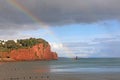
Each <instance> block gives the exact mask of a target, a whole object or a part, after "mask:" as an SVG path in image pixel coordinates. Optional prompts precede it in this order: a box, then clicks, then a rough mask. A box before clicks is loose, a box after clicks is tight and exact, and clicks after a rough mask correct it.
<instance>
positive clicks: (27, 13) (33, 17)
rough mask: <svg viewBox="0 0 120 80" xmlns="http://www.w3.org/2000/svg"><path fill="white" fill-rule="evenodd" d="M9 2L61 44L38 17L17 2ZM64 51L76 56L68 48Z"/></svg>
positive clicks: (14, 0) (11, 0)
mask: <svg viewBox="0 0 120 80" xmlns="http://www.w3.org/2000/svg"><path fill="white" fill-rule="evenodd" d="M7 2H8V3H9V4H10V5H12V6H13V7H15V8H16V9H18V10H19V11H21V12H22V13H23V14H25V15H26V16H28V17H29V18H30V19H31V20H32V21H33V22H36V23H38V24H39V25H40V27H41V28H43V29H45V30H46V31H47V33H49V34H51V36H52V37H53V38H54V39H55V41H57V42H59V43H61V42H60V40H59V39H58V38H57V37H56V36H55V34H54V32H53V31H52V30H51V29H50V28H49V25H47V24H46V23H44V22H43V21H42V20H40V19H39V18H38V17H37V16H35V15H34V14H33V13H32V12H31V11H30V10H29V9H28V8H26V7H25V6H24V5H22V4H20V3H19V2H18V1H17V0H7ZM63 50H64V51H67V53H68V54H67V55H68V56H74V54H72V51H71V50H70V49H69V48H68V47H65V46H64V49H63ZM69 53H70V54H69Z"/></svg>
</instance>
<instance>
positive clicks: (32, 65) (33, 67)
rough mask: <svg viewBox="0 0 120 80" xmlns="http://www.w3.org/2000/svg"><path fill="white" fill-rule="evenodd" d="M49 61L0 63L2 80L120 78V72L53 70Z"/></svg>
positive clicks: (100, 79)
mask: <svg viewBox="0 0 120 80" xmlns="http://www.w3.org/2000/svg"><path fill="white" fill-rule="evenodd" d="M46 63H47V64H46ZM48 63H49V62H43V63H40V62H12V63H5V64H4V63H3V64H1V65H0V80H120V72H113V73H110V72H106V73H103V72H94V73H92V72H89V73H87V72H85V73H83V72H64V71H63V72H57V71H56V72H55V71H54V72H52V71H51V67H50V65H48Z"/></svg>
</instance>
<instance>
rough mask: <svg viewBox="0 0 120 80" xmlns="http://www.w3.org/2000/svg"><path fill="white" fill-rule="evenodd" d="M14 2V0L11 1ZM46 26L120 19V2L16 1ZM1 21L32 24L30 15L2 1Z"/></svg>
mask: <svg viewBox="0 0 120 80" xmlns="http://www.w3.org/2000/svg"><path fill="white" fill-rule="evenodd" d="M11 1H12V0H11ZM16 1H18V3H19V4H22V5H23V6H24V7H26V8H27V9H28V10H29V11H30V12H31V13H33V14H34V15H35V16H36V17H37V18H38V19H40V20H41V21H43V22H45V23H46V24H51V25H58V24H69V23H91V22H97V21H102V20H110V19H116V20H119V19H120V17H119V16H120V11H119V8H120V5H119V3H120V1H119V0H100V1H98V0H97V1H96V0H89V1H86V0H16ZM0 5H1V8H0V21H3V22H6V21H8V22H12V23H18V24H26V23H27V24H29V23H32V20H31V18H30V17H29V16H28V15H29V14H25V13H24V11H20V10H19V9H17V8H15V6H11V5H10V4H9V2H8V1H7V0H0Z"/></svg>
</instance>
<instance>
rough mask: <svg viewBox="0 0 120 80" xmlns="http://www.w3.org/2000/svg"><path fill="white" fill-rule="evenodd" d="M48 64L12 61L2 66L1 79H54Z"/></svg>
mask: <svg viewBox="0 0 120 80" xmlns="http://www.w3.org/2000/svg"><path fill="white" fill-rule="evenodd" d="M49 72H50V68H49V66H48V64H46V63H45V64H44V63H39V62H12V63H4V64H2V65H1V66H0V80H53V79H52V77H51V76H50V73H49Z"/></svg>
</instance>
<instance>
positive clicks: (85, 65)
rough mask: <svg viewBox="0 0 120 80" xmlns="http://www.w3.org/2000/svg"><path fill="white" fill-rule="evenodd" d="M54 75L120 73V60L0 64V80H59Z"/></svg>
mask: <svg viewBox="0 0 120 80" xmlns="http://www.w3.org/2000/svg"><path fill="white" fill-rule="evenodd" d="M54 73H56V74H60V73H64V74H67V73H76V74H77V73H81V74H83V73H90V74H91V73H120V58H80V59H77V60H75V59H73V58H59V59H58V60H53V61H22V62H0V80H57V79H52V77H54V76H53V75H52V77H51V76H50V75H51V74H54ZM50 77H51V79H49V78H50ZM118 80H119V79H118Z"/></svg>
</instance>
